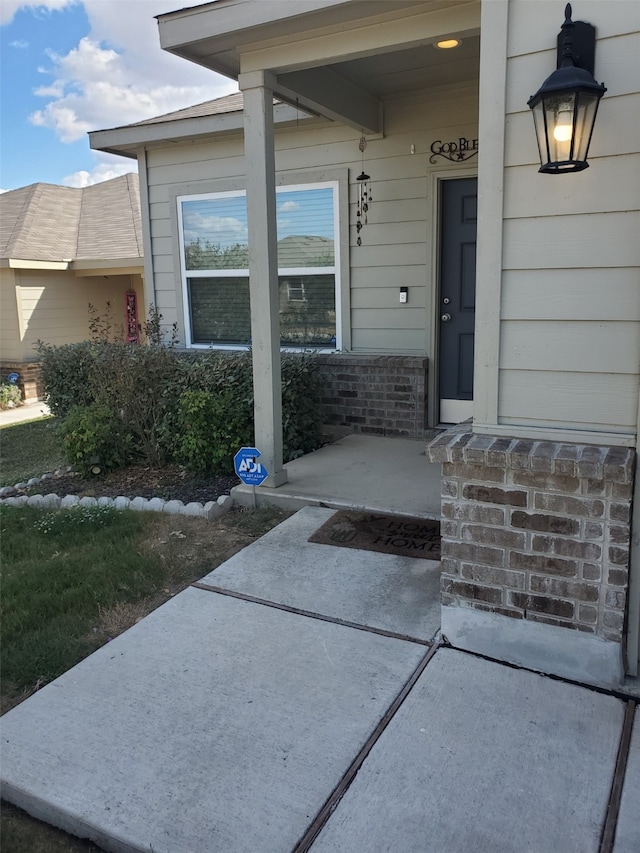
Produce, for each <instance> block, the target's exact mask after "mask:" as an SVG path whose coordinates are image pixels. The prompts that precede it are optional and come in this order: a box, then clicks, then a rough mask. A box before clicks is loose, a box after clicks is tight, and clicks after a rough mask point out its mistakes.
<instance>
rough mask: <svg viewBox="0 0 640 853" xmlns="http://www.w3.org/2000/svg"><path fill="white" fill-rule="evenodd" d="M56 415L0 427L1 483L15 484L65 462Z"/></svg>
mask: <svg viewBox="0 0 640 853" xmlns="http://www.w3.org/2000/svg"><path fill="white" fill-rule="evenodd" d="M55 425H56V420H55V418H44V419H42V420H39V421H29V422H28V423H21V424H11V425H10V426H5V427H2V428H0V486H14V485H15V484H16V483H19V482H25V481H26V480H28V479H29V477H39V476H40V475H41V474H45V473H46V472H47V471H54V470H55V469H56V468H60V467H61V466H62V465H65V464H66V462H65V460H64V452H63V449H62V442H61V441H60V439H59V437H58V435H57V433H56V429H55Z"/></svg>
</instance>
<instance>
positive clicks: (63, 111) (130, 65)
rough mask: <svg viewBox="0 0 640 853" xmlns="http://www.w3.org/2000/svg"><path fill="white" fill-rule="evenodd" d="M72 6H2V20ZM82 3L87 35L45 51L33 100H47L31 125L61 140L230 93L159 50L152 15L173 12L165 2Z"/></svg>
mask: <svg viewBox="0 0 640 853" xmlns="http://www.w3.org/2000/svg"><path fill="white" fill-rule="evenodd" d="M74 2H79V0H47V2H44V3H28V2H19V0H9V2H8V3H6V2H5V5H4V6H3V17H2V21H3V22H5V23H6V22H7V20H10V19H11V17H12V16H13V13H14V12H15V11H16V9H18V8H20V7H23V8H25V7H29V8H35V9H38V8H40V7H46V9H48V10H50V11H54V10H56V9H60V8H62V7H64V6H66V5H71V4H73V3H74ZM82 5H83V6H84V8H85V11H86V14H87V17H88V19H89V23H90V26H91V31H90V33H89V34H88V35H86V36H85V37H84V38H82V39H81V40H80V42H79V43H78V45H77V46H76V47H74V48H73V49H72V50H70V51H69V52H68V53H66V54H64V55H61V54H58V53H56V52H55V51H53V50H49V51H48V52H47V56H48V58H49V60H50V65H49V67H48V68H44V67H41V68H39V71H40V72H41V73H42V74H43V75H48V76H49V78H50V82H45V83H44V84H43V85H42V86H40V87H39V88H38V89H37V90H36V92H35V94H36V95H38V96H40V97H42V98H49V99H50V100H48V101H47V103H45V104H44V105H43V107H42V108H41V109H38V110H36V111H35V112H33V113H32V115H31V116H30V120H31V122H32V123H33V124H35V125H38V126H41V127H48V128H50V129H51V130H53V131H54V133H55V134H56V135H57V136H58V137H59V138H60V139H61V140H62V141H63V142H75V141H76V140H78V139H81V138H82V137H83V136H84V135H85V134H86V133H87V131H90V130H98V129H104V128H109V127H120V126H122V125H125V124H130V123H132V122H136V121H141V120H143V119H145V118H150V117H152V116H155V115H161V114H162V113H165V112H171V111H172V110H177V109H181V108H183V107H187V106H190V105H192V104H196V103H200V102H202V101H206V100H210V99H212V98H217V97H221V96H222V95H225V94H228V93H230V92H233V91H236V90H237V86H236V84H235V83H234V82H233V81H231V80H227V79H226V78H224V77H220V76H219V75H217V74H214V73H213V72H211V71H207V70H206V69H203V68H200V67H199V66H197V65H194V64H193V63H191V62H187V61H186V60H181V59H179V58H177V57H175V56H172V55H171V54H168V53H166V52H165V51H163V50H161V48H160V43H159V38H158V28H157V22H156V21H155V18H154V17H153V16H154V15H156V14H159V13H161V12H167V11H170V10H171V8H173V7H172V5H171V3H170V2H169V3H167V0H84V2H83V3H82ZM181 5H183V4H181V2H180V0H176V3H174V7H175V8H179V7H180V6H181ZM191 5H197V4H191ZM7 7H8V8H7Z"/></svg>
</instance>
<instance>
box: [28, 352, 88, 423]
mask: <svg viewBox="0 0 640 853" xmlns="http://www.w3.org/2000/svg"><path fill="white" fill-rule="evenodd" d="M36 350H37V352H38V355H39V356H40V375H41V377H42V384H43V386H44V397H45V402H46V403H47V405H48V406H49V409H50V411H51V414H52V415H55V416H56V417H57V418H64V417H65V416H66V415H67V414H68V413H69V412H70V411H71V409H73V408H74V406H88V405H90V404H91V403H93V393H92V390H91V385H90V383H89V377H90V375H91V371H92V368H93V365H94V363H95V361H96V358H97V357H98V355H99V352H100V347H99V346H97V345H96V344H94V343H92V342H91V341H81V342H80V343H77V344H64V345H63V346H54V345H53V344H45V343H43V342H42V341H38V343H37V344H36Z"/></svg>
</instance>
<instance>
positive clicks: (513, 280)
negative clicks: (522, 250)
mask: <svg viewBox="0 0 640 853" xmlns="http://www.w3.org/2000/svg"><path fill="white" fill-rule="evenodd" d="M639 279H640V273H639V271H638V270H637V269H635V268H633V267H618V268H611V267H606V268H594V269H588V270H583V269H567V270H559V269H554V270H548V271H547V275H545V277H544V278H543V279H541V278H540V274H539V272H538V271H537V270H507V271H506V272H505V273H504V276H503V280H502V317H503V319H504V320H526V319H530V320H603V321H607V320H627V321H630V320H633V321H636V322H638V321H640V286H639Z"/></svg>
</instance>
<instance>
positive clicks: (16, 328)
mask: <svg viewBox="0 0 640 853" xmlns="http://www.w3.org/2000/svg"><path fill="white" fill-rule="evenodd" d="M18 299H19V297H18V294H17V291H16V273H15V270H11V269H0V347H2V360H3V361H4V360H6V359H9V360H14V359H21V358H22V346H21V343H20V323H19V319H18V318H19V309H18Z"/></svg>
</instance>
